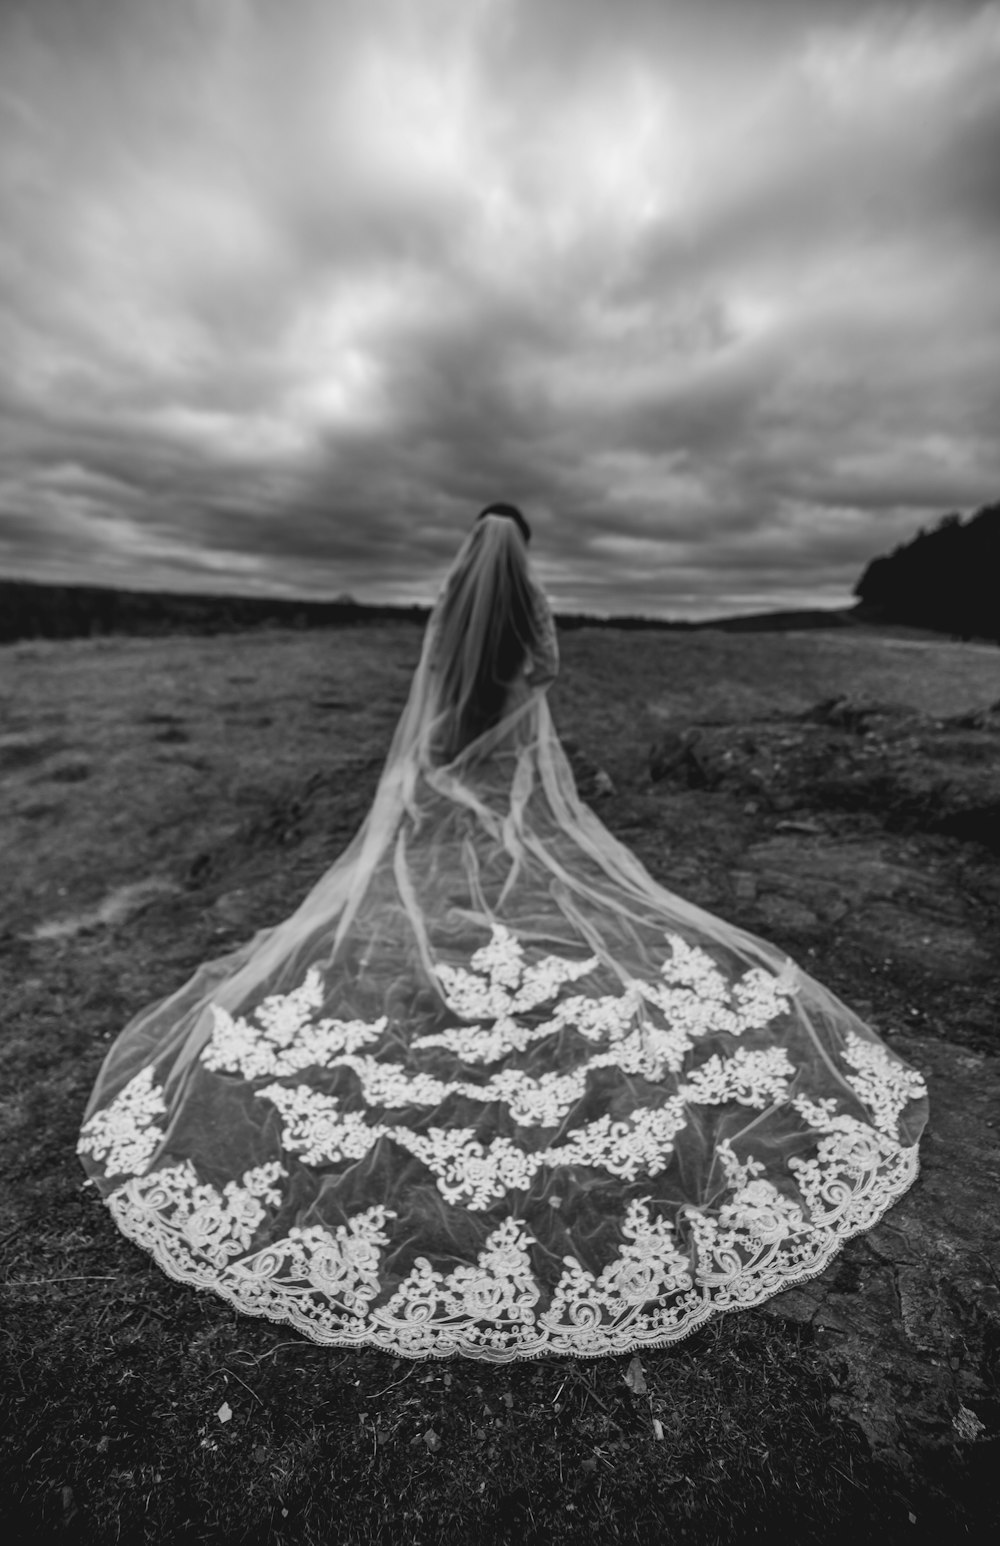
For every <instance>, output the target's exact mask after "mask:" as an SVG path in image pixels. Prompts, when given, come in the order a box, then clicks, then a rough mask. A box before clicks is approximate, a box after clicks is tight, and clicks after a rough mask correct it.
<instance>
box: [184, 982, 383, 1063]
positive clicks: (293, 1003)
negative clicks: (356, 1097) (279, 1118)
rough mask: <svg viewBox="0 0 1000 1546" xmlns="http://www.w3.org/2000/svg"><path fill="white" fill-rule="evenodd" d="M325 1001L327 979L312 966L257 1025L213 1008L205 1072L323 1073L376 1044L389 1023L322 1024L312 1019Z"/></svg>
mask: <svg viewBox="0 0 1000 1546" xmlns="http://www.w3.org/2000/svg"><path fill="white" fill-rule="evenodd" d="M322 1002H323V979H322V977H321V975H320V972H319V968H318V967H315V966H312V967H310V968H309V971H308V972H307V973H306V977H305V981H304V982H303V983H302V984H301V986H300V987H298V988H295V989H294V990H293V992H291V993H286V994H280V993H275V994H272V995H271V997H270V998H266V999H264V1000H263V1002H262V1003H260V1004H258V1005H257V1008H256V1009H255V1010H254V1011H253V1014H254V1019H255V1020H256V1021H257V1024H256V1025H252V1024H250V1023H248V1021H246V1020H244V1019H234V1018H233V1016H232V1015H231V1014H230V1013H229V1011H228V1010H226V1009H223V1008H222V1007H221V1006H220V1005H218V1004H213V1005H212V1006H211V1008H212V1019H213V1030H212V1039H211V1041H210V1042H209V1043H208V1044H207V1046H206V1047H205V1048H204V1050H203V1052H202V1054H201V1060H202V1062H203V1063H204V1064H205V1067H206V1068H211V1069H220V1070H223V1071H225V1072H227V1073H230V1072H232V1073H241V1074H242V1075H243V1077H244V1079H260V1078H263V1077H265V1076H267V1075H271V1077H272V1078H281V1077H282V1076H283V1075H286V1074H294V1073H298V1072H299V1070H300V1069H303V1068H309V1067H312V1066H317V1067H320V1068H322V1067H323V1066H324V1065H325V1064H327V1063H329V1061H330V1060H331V1058H333V1057H335V1056H337V1055H338V1054H340V1053H344V1052H348V1053H350V1052H355V1051H357V1049H358V1048H359V1047H364V1046H367V1045H369V1044H370V1043H371V1042H373V1041H377V1040H378V1038H379V1037H380V1036H381V1035H382V1033H383V1032H384V1030H385V1028H386V1024H387V1021H386V1018H385V1016H384V1015H383V1016H382V1017H381V1018H380V1019H378V1020H375V1021H373V1022H372V1023H371V1024H369V1023H368V1022H366V1021H364V1020H336V1019H325V1020H319V1021H317V1022H316V1023H315V1024H313V1023H311V1022H310V1018H309V1017H310V1015H311V1014H312V1013H313V1011H314V1010H316V1009H318V1008H319V1007H320V1006H321V1004H322Z"/></svg>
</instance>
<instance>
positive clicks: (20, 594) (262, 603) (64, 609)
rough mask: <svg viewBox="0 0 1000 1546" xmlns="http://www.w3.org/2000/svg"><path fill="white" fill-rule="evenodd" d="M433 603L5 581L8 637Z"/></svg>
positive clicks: (306, 617)
mask: <svg viewBox="0 0 1000 1546" xmlns="http://www.w3.org/2000/svg"><path fill="white" fill-rule="evenodd" d="M427 612H428V609H427V607H420V606H412V607H377V606H374V607H368V606H363V605H361V604H360V603H359V602H356V601H353V600H352V599H351V598H350V597H342V598H340V599H339V600H336V601H298V600H295V599H285V598H282V597H271V596H202V595H194V596H190V595H188V596H185V595H174V594H171V593H170V592H165V591H129V590H113V589H111V587H109V586H101V585H46V584H39V583H36V582H35V581H33V580H0V643H4V644H9V643H11V642H12V641H13V640H15V639H78V638H88V637H93V636H95V635H100V634H111V633H126V634H153V635H156V634H168V633H193V634H214V633H235V632H237V631H243V630H245V629H248V628H268V627H270V628H335V627H338V626H339V627H343V626H344V625H345V624H353V623H359V622H365V621H369V622H378V621H381V620H383V619H386V618H404V619H412V621H414V622H417V623H423V622H425V621H426V619H427Z"/></svg>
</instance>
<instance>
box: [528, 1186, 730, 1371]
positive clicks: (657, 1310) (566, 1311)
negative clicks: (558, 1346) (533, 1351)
mask: <svg viewBox="0 0 1000 1546" xmlns="http://www.w3.org/2000/svg"><path fill="white" fill-rule="evenodd" d="M622 1234H623V1235H624V1237H625V1241H626V1243H625V1244H624V1245H623V1246H622V1249H621V1251H620V1253H619V1255H618V1257H617V1259H616V1260H615V1261H613V1262H611V1264H610V1265H609V1266H607V1267H605V1269H604V1271H603V1272H602V1273H600V1275H599V1276H595V1275H594V1274H593V1273H591V1272H587V1271H586V1270H585V1269H584V1268H583V1267H581V1265H580V1263H579V1262H578V1261H577V1260H576V1258H575V1257H573V1256H567V1257H566V1258H565V1261H566V1271H565V1272H564V1273H563V1275H562V1277H561V1278H560V1280H559V1282H558V1284H557V1286H556V1290H555V1293H554V1294H553V1296H552V1302H551V1304H550V1306H549V1308H548V1310H547V1311H546V1312H545V1313H544V1314H543V1315H541V1316H540V1317H539V1321H540V1323H541V1325H542V1326H544V1327H545V1328H546V1330H547V1331H548V1332H549V1334H550V1335H551V1336H552V1337H553V1338H554V1339H557V1340H563V1339H565V1338H567V1337H569V1336H576V1337H580V1338H585V1337H590V1338H594V1339H595V1340H596V1338H597V1337H598V1336H601V1337H602V1338H607V1339H609V1341H610V1343H611V1345H612V1346H613V1345H614V1343H615V1341H616V1340H617V1339H620V1340H621V1341H622V1342H623V1343H624V1344H625V1345H626V1346H627V1345H630V1339H631V1338H633V1337H634V1335H635V1331H636V1327H637V1326H643V1327H644V1326H646V1325H650V1324H653V1325H657V1324H658V1325H660V1326H661V1327H666V1326H667V1325H672V1326H674V1327H676V1326H677V1325H679V1324H680V1323H681V1321H682V1320H683V1318H684V1315H685V1312H690V1311H691V1310H695V1311H697V1309H698V1308H700V1306H701V1304H702V1299H701V1296H700V1295H697V1294H692V1293H691V1289H692V1288H693V1281H694V1280H693V1278H692V1275H691V1261H690V1258H689V1256H688V1255H686V1254H685V1253H684V1252H683V1251H679V1250H678V1249H677V1246H676V1244H675V1242H674V1232H673V1229H672V1228H671V1226H670V1223H669V1221H668V1220H667V1219H662V1218H660V1219H652V1218H651V1217H650V1213H649V1198H647V1197H643V1198H635V1199H633V1201H632V1202H630V1203H629V1206H628V1210H627V1212H626V1214H625V1218H624V1219H623V1221H622ZM668 1296H675V1298H674V1302H673V1303H672V1304H670V1305H667V1304H666V1303H665V1302H664V1301H666V1300H667V1298H668Z"/></svg>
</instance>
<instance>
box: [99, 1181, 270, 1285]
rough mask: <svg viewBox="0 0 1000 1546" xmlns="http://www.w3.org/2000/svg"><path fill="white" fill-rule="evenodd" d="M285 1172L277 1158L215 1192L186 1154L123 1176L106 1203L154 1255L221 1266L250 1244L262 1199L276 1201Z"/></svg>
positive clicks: (261, 1218)
mask: <svg viewBox="0 0 1000 1546" xmlns="http://www.w3.org/2000/svg"><path fill="white" fill-rule="evenodd" d="M284 1174H285V1171H284V1170H283V1169H282V1167H281V1165H279V1164H277V1163H276V1162H271V1163H270V1164H267V1165H258V1166H256V1167H255V1168H254V1169H253V1170H248V1171H247V1172H246V1173H245V1174H244V1175H243V1176H242V1177H241V1179H240V1180H239V1181H228V1182H227V1183H226V1185H225V1187H224V1188H223V1190H222V1191H221V1192H219V1191H218V1190H217V1189H216V1188H215V1187H214V1186H208V1185H206V1184H204V1183H202V1182H199V1180H198V1177H197V1174H196V1172H195V1169H194V1166H193V1165H192V1164H191V1161H190V1160H185V1161H184V1163H183V1164H182V1165H173V1166H171V1167H170V1168H169V1169H166V1170H157V1171H154V1172H153V1174H152V1175H150V1176H145V1177H135V1178H133V1179H132V1180H131V1181H127V1182H126V1183H125V1185H124V1186H122V1187H119V1188H118V1190H117V1191H115V1192H112V1193H111V1196H110V1197H109V1198H108V1207H109V1208H110V1209H111V1212H112V1213H113V1214H114V1216H115V1218H116V1220H117V1221H118V1225H119V1228H121V1229H123V1230H124V1231H125V1233H126V1234H128V1235H131V1236H132V1238H133V1239H137V1240H139V1242H140V1244H141V1245H145V1246H146V1247H147V1249H148V1250H151V1251H153V1252H154V1254H155V1255H156V1258H157V1260H158V1261H159V1260H161V1259H162V1256H163V1254H164V1253H165V1254H166V1255H167V1256H168V1257H170V1258H174V1257H176V1256H177V1255H178V1254H179V1255H180V1256H181V1257H183V1258H190V1257H191V1256H194V1257H196V1258H200V1259H201V1260H202V1261H204V1262H208V1263H209V1264H210V1265H211V1266H213V1267H215V1268H225V1267H227V1266H228V1264H229V1263H230V1261H231V1259H232V1258H233V1257H234V1256H238V1255H239V1254H240V1252H242V1251H246V1250H248V1249H249V1246H250V1241H251V1239H252V1238H253V1235H254V1232H255V1231H256V1229H257V1228H258V1227H259V1226H260V1224H261V1223H263V1221H264V1218H265V1217H266V1206H265V1205H267V1204H270V1205H271V1206H272V1207H276V1206H277V1205H278V1204H279V1203H280V1201H281V1193H280V1191H279V1190H278V1188H277V1186H276V1185H275V1183H276V1181H277V1179H278V1177H279V1176H283V1175H284Z"/></svg>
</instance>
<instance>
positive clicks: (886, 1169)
mask: <svg viewBox="0 0 1000 1546" xmlns="http://www.w3.org/2000/svg"><path fill="white" fill-rule="evenodd" d="M791 1104H792V1105H793V1107H794V1108H795V1110H796V1111H797V1112H798V1113H799V1115H800V1116H801V1117H802V1118H803V1120H804V1121H805V1122H807V1123H808V1125H809V1127H810V1128H811V1129H812V1130H813V1132H815V1133H818V1134H820V1139H819V1143H818V1145H817V1149H816V1155H815V1158H813V1159H804V1158H802V1157H801V1156H799V1155H793V1156H792V1158H790V1159H789V1161H788V1165H789V1169H790V1170H791V1171H792V1173H793V1174H794V1176H795V1180H796V1184H797V1185H798V1189H799V1191H800V1193H801V1195H802V1197H803V1199H804V1201H805V1203H806V1206H807V1207H808V1209H809V1213H810V1217H811V1218H812V1219H813V1220H815V1221H819V1222H821V1223H822V1224H823V1226H824V1227H828V1226H829V1225H830V1223H831V1222H833V1221H835V1220H837V1221H839V1220H840V1219H841V1218H844V1217H847V1218H850V1217H852V1216H853V1215H854V1214H855V1212H856V1210H857V1207H858V1197H859V1193H861V1195H862V1197H863V1183H864V1182H865V1180H866V1179H867V1178H868V1177H870V1176H873V1175H878V1174H883V1175H886V1176H891V1175H892V1174H893V1172H898V1171H899V1170H900V1169H905V1167H906V1165H907V1164H908V1163H909V1160H910V1157H911V1156H912V1158H913V1162H914V1164H915V1163H916V1151H915V1150H910V1149H901V1148H900V1146H899V1144H898V1143H897V1142H896V1139H895V1138H893V1137H891V1136H890V1135H889V1134H888V1133H885V1132H880V1131H879V1130H878V1129H877V1128H875V1127H872V1126H870V1125H869V1123H867V1122H859V1121H858V1119H857V1117H852V1116H848V1115H847V1114H846V1113H844V1114H841V1115H838V1114H837V1111H836V1102H835V1101H833V1100H821V1101H811V1100H809V1099H808V1097H806V1096H804V1095H799V1096H796V1098H795V1099H794V1100H793V1101H792V1103H791Z"/></svg>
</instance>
